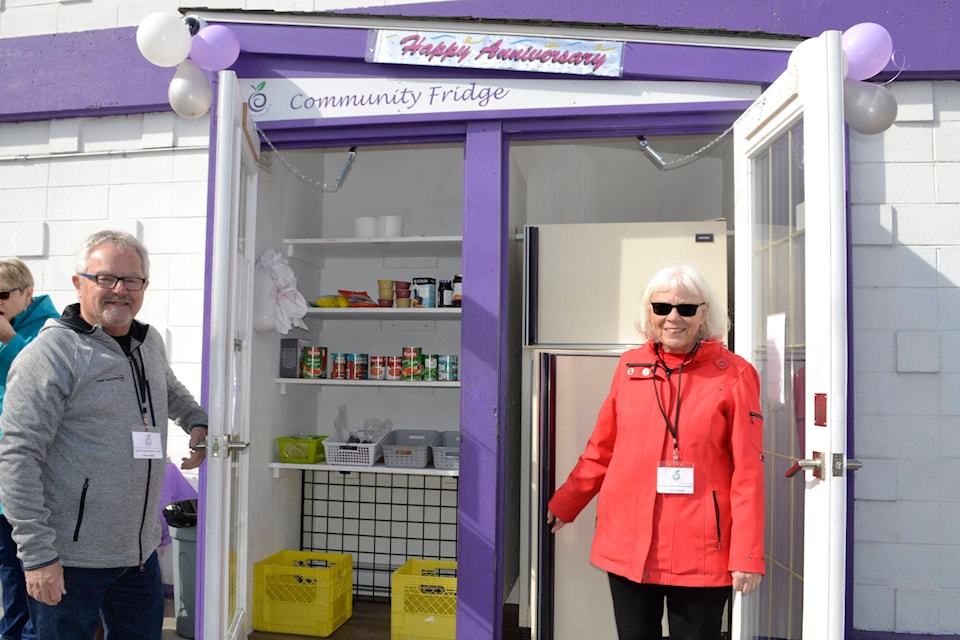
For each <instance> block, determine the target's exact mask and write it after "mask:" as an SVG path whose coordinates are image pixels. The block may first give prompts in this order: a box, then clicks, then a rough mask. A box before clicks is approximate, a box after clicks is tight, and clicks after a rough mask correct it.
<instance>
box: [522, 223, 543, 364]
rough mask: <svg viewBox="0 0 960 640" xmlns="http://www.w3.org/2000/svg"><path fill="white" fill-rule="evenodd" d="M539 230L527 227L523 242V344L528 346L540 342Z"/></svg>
mask: <svg viewBox="0 0 960 640" xmlns="http://www.w3.org/2000/svg"><path fill="white" fill-rule="evenodd" d="M539 239H540V235H539V229H537V227H530V226H528V227H525V229H524V242H523V267H524V271H523V272H524V274H525V276H526V277H525V280H524V283H523V291H524V296H523V306H524V317H525V318H526V322H525V323H524V325H523V344H524V345H526V346H530V345H535V344H537V342H538V336H537V323H538V322H539V320H538V318H537V307H538V306H539V298H540V292H539V286H538V282H539V281H540V272H539V262H540V251H539V247H540V244H539V241H540V240H539Z"/></svg>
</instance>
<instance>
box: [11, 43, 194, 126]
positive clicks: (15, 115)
mask: <svg viewBox="0 0 960 640" xmlns="http://www.w3.org/2000/svg"><path fill="white" fill-rule="evenodd" d="M0 68H2V69H3V76H4V87H5V88H4V92H3V97H2V98H0V122H3V121H17V120H45V119H48V118H51V117H56V118H69V117H78V116H83V117H97V116H109V115H118V114H124V113H131V112H132V111H131V105H135V106H136V109H135V110H136V111H139V112H150V111H170V105H169V104H168V103H167V86H168V85H169V84H170V80H171V78H173V74H174V72H175V69H173V68H161V67H157V66H155V65H153V64H150V63H149V62H147V60H146V59H145V58H144V57H143V56H142V55H141V54H140V50H139V49H137V42H136V29H133V28H129V29H107V30H103V31H83V32H79V33H61V34H57V35H51V36H33V37H29V38H3V39H0Z"/></svg>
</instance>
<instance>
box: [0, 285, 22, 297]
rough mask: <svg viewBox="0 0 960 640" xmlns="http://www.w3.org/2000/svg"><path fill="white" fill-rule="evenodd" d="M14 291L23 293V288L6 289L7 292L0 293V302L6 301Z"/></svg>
mask: <svg viewBox="0 0 960 640" xmlns="http://www.w3.org/2000/svg"><path fill="white" fill-rule="evenodd" d="M14 291H23V287H18V288H16V289H7V290H5V291H0V300H8V299H9V298H10V294H11V293H13V292H14Z"/></svg>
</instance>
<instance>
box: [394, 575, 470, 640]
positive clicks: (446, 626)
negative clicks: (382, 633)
mask: <svg viewBox="0 0 960 640" xmlns="http://www.w3.org/2000/svg"><path fill="white" fill-rule="evenodd" d="M456 633H457V563H456V562H455V561H453V560H424V559H421V558H413V559H411V560H408V561H407V562H405V563H404V564H403V566H401V567H400V568H399V569H397V570H396V571H394V572H393V577H392V581H391V584H390V640H424V639H449V640H454V639H455V638H456Z"/></svg>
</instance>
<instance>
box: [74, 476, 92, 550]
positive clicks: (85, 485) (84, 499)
mask: <svg viewBox="0 0 960 640" xmlns="http://www.w3.org/2000/svg"><path fill="white" fill-rule="evenodd" d="M89 488H90V478H84V479H83V488H82V489H81V490H80V508H79V509H78V510H77V526H76V527H74V529H73V541H74V542H76V541H77V540H79V539H80V525H81V524H83V509H84V506H85V505H86V502H87V489H89Z"/></svg>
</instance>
